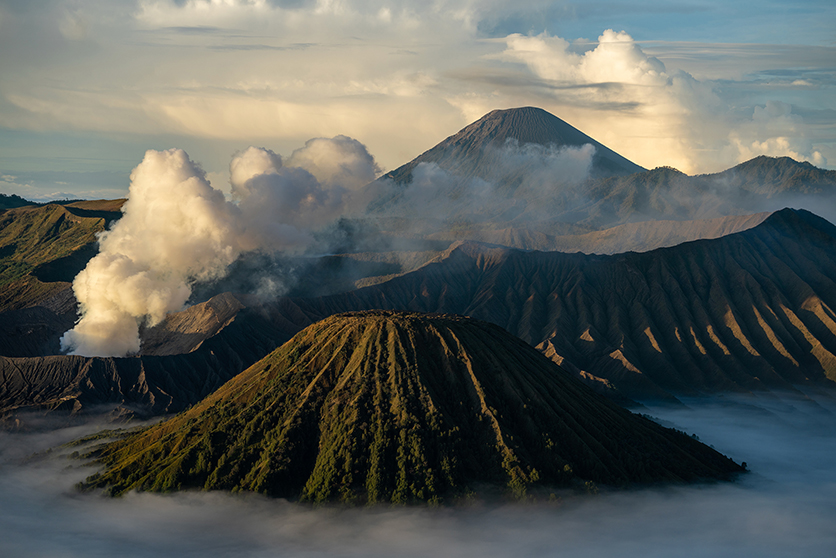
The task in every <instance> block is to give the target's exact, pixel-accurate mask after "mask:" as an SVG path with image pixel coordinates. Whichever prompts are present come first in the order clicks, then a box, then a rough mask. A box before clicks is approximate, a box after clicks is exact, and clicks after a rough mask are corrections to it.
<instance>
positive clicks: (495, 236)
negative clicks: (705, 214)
mask: <svg viewBox="0 0 836 558" xmlns="http://www.w3.org/2000/svg"><path fill="white" fill-rule="evenodd" d="M769 215H771V213H769V212H764V213H755V214H752V215H732V216H728V217H717V218H714V219H698V220H691V221H671V220H658V221H640V222H638V223H626V224H624V225H617V226H615V227H610V228H608V229H602V230H600V231H592V232H586V233H576V234H562V235H556V234H546V233H543V232H539V231H532V230H530V229H518V228H505V229H475V230H471V229H459V228H457V229H451V230H448V231H442V232H439V233H434V234H431V235H429V238H431V239H443V240H445V241H456V240H473V241H476V242H485V243H489V244H498V245H501V246H507V247H508V248H521V249H523V250H543V251H557V252H583V253H585V254H619V253H622V252H630V251H633V252H646V251H648V250H654V249H656V248H665V247H668V246H675V245H677V244H681V243H683V242H690V241H692V240H701V239H707V238H720V237H721V236H726V235H728V234H734V233H737V232H741V231H745V230H747V229H751V228H752V227H755V226H757V225H759V224H761V223H762V222H763V221H764V220H765V219H766V218H767V217H769Z"/></svg>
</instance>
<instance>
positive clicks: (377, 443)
mask: <svg viewBox="0 0 836 558" xmlns="http://www.w3.org/2000/svg"><path fill="white" fill-rule="evenodd" d="M101 455H102V463H103V464H104V465H105V467H106V470H105V471H104V472H103V473H102V474H100V475H97V476H95V477H91V478H90V479H88V482H89V483H90V484H92V485H93V486H102V485H105V486H110V489H111V490H112V492H113V493H116V494H120V493H123V492H125V491H127V490H131V489H139V490H157V491H167V490H173V489H180V488H187V487H195V488H202V489H206V490H209V489H223V490H236V491H237V490H245V491H253V492H261V493H265V494H268V495H272V496H280V497H288V498H292V499H297V498H298V499H302V500H307V501H314V502H326V501H335V500H336V501H344V502H356V503H371V502H394V503H408V502H438V501H440V500H445V501H450V499H451V498H452V499H453V500H455V499H456V498H458V497H460V496H465V495H468V494H472V493H473V491H474V490H476V489H479V487H484V486H493V487H495V488H496V489H498V490H500V491H503V492H508V493H511V494H515V495H521V494H525V493H526V492H528V491H529V490H539V489H540V488H541V487H542V488H543V489H546V490H549V489H550V488H551V487H555V486H556V487H583V486H585V483H587V482H589V481H591V482H594V483H605V484H609V485H616V486H624V485H629V484H632V483H644V482H654V481H675V482H679V481H684V480H697V479H703V478H725V477H728V476H729V475H730V474H732V473H734V472H737V471H739V470H740V467H739V466H737V465H735V464H734V463H733V462H732V461H731V460H729V459H727V458H725V457H723V456H722V455H720V454H719V453H717V452H715V451H714V450H712V449H710V448H708V447H706V446H704V445H702V444H700V443H699V442H697V441H696V440H693V439H691V438H689V437H688V436H686V435H684V434H681V433H677V432H675V431H672V430H668V429H665V428H663V427H661V426H659V425H658V424H655V423H653V422H651V421H649V420H646V419H644V418H642V417H638V416H635V415H633V414H631V413H630V412H629V411H626V410H625V409H622V408H620V407H618V406H616V405H615V404H613V403H610V402H609V401H607V400H606V399H604V398H602V397H600V396H598V395H596V394H595V393H593V392H592V391H590V390H589V389H588V388H586V387H585V386H584V385H582V384H581V383H580V382H578V381H577V380H575V379H574V378H572V377H570V376H569V375H568V374H567V373H566V372H564V371H563V370H562V369H561V368H559V367H558V366H557V365H556V364H554V363H553V362H552V361H550V360H549V359H547V358H546V357H545V356H543V355H542V354H541V353H539V352H538V351H537V350H536V349H534V348H533V347H531V346H530V345H528V344H527V343H525V342H523V341H522V340H520V339H518V338H516V337H513V336H512V335H510V334H509V333H507V332H506V331H505V330H503V329H502V328H500V327H498V326H496V325H492V324H488V323H485V322H481V321H478V320H475V319H472V318H465V317H460V316H449V315H443V314H441V315H438V314H437V315H427V314H416V313H405V312H384V311H370V312H354V313H350V314H341V315H336V316H332V317H330V318H327V319H325V320H322V321H321V322H317V323H315V324H313V325H311V326H309V327H308V328H307V329H305V330H303V331H302V332H300V333H299V334H297V335H296V336H295V337H294V338H293V339H291V340H290V341H288V342H287V343H286V344H285V345H283V346H282V347H280V348H279V349H277V350H276V351H274V352H273V353H271V354H270V355H268V356H267V357H265V358H264V359H262V360H261V361H259V362H258V363H256V364H255V365H253V366H252V367H251V368H249V369H248V370H246V371H244V372H243V373H241V374H240V375H238V376H237V377H235V378H234V379H233V380H231V381H230V382H228V383H227V384H226V385H225V386H223V387H222V388H221V389H220V390H218V391H217V392H216V393H215V394H213V395H212V396H210V397H209V398H207V399H206V400H204V401H203V402H202V403H200V404H199V405H197V406H195V407H193V408H192V409H190V410H189V411H187V412H186V413H183V414H181V415H178V416H177V417H174V418H173V419H171V420H168V421H166V422H163V423H160V424H158V425H155V426H153V427H151V428H149V429H147V430H145V431H143V432H140V433H138V434H136V435H134V436H132V437H130V438H127V439H125V440H121V441H118V442H114V443H112V444H110V445H108V446H106V447H105V448H104V449H103V451H102V454H101Z"/></svg>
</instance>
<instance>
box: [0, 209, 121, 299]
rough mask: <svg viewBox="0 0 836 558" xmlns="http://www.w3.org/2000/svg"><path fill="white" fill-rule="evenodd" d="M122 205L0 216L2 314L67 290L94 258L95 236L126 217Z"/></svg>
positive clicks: (12, 211)
mask: <svg viewBox="0 0 836 558" xmlns="http://www.w3.org/2000/svg"><path fill="white" fill-rule="evenodd" d="M123 202H124V200H104V201H98V202H97V201H83V202H74V203H71V204H68V205H58V204H48V205H44V206H26V207H19V208H15V209H9V210H6V211H3V212H2V213H0V312H4V311H7V310H14V309H18V308H25V307H26V306H30V305H32V304H35V303H37V302H39V301H41V300H44V299H46V298H49V297H50V296H52V295H53V294H55V293H56V292H57V291H60V290H62V289H66V288H67V285H66V283H67V282H69V281H72V279H73V277H74V276H75V274H76V273H78V272H79V271H80V270H81V269H83V268H84V266H85V265H86V263H87V260H89V259H90V258H91V257H92V256H93V255H95V252H96V249H95V242H96V234H97V233H99V232H101V231H103V230H105V225H106V223H107V222H109V221H111V220H114V219H117V218H118V217H119V216H120V215H121V213H119V207H121V205H122V203H123Z"/></svg>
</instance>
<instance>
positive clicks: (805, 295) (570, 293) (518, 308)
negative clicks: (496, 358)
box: [274, 210, 836, 399]
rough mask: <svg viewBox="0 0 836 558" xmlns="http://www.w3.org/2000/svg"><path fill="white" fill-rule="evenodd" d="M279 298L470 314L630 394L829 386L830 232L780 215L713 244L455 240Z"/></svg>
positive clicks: (834, 329) (809, 220)
mask: <svg viewBox="0 0 836 558" xmlns="http://www.w3.org/2000/svg"><path fill="white" fill-rule="evenodd" d="M279 306H280V308H277V309H276V310H274V312H287V313H288V315H291V313H292V315H296V316H298V315H300V314H302V315H304V316H307V317H308V320H310V321H315V320H318V319H321V318H323V317H325V316H328V315H331V314H336V313H339V312H346V311H349V310H360V309H371V308H384V309H399V310H413V311H422V312H445V313H456V314H464V315H469V316H473V317H476V318H479V319H483V320H487V321H490V322H493V323H496V324H498V325H500V326H502V327H504V328H505V329H507V330H508V331H510V332H511V333H513V334H514V335H517V336H519V337H521V338H522V339H524V340H525V341H527V342H529V343H531V344H532V345H536V346H538V347H540V348H541V350H543V351H544V352H546V354H549V355H550V356H552V357H553V358H554V359H555V360H557V361H558V362H563V361H564V359H565V360H566V361H568V363H571V365H572V366H573V367H575V368H576V369H577V372H578V374H579V375H585V376H586V377H588V378H590V379H595V378H599V379H601V380H606V381H607V382H610V383H612V384H614V385H615V386H616V387H618V388H619V389H621V390H622V392H623V393H625V394H626V395H627V396H628V397H633V398H639V399H644V398H649V397H663V398H664V397H670V396H671V395H692V394H699V393H710V392H718V391H726V390H730V391H750V390H766V389H779V390H785V389H786V390H791V389H794V387H793V386H795V385H804V384H807V385H821V386H832V385H833V381H834V380H836V313H834V309H836V227H834V226H833V225H831V224H830V223H828V222H827V221H825V220H823V219H821V218H818V217H816V216H815V215H813V214H811V213H809V212H806V211H794V210H783V211H780V212H777V213H775V214H773V215H772V216H770V217H769V218H768V219H767V220H766V221H764V222H763V223H762V224H761V225H758V226H757V227H755V228H753V229H750V230H748V231H744V232H741V233H737V234H734V235H729V236H725V237H723V238H720V239H716V240H702V241H696V242H690V243H685V244H681V245H679V246H676V247H673V248H665V249H659V250H654V251H651V252H646V253H641V254H639V253H627V254H620V255H615V256H586V255H583V254H564V253H559V252H551V253H547V252H522V251H517V250H510V249H506V248H501V247H489V246H484V245H478V244H472V243H470V244H469V243H465V244H462V245H460V246H458V247H457V248H455V249H452V250H450V251H449V253H448V255H447V257H446V258H444V259H443V260H441V261H438V262H435V263H430V264H428V265H426V266H424V267H423V268H421V269H419V270H417V271H415V272H412V273H409V274H406V275H403V276H401V277H397V278H395V279H392V280H390V281H388V282H385V283H381V284H378V285H373V286H370V287H367V288H364V289H360V290H357V291H353V292H349V293H344V294H340V295H334V296H328V297H320V298H313V299H288V300H284V301H282V302H281V303H280V305H279ZM300 325H306V324H300ZM581 371H582V372H583V374H581Z"/></svg>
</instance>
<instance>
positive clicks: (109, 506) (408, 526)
mask: <svg viewBox="0 0 836 558" xmlns="http://www.w3.org/2000/svg"><path fill="white" fill-rule="evenodd" d="M812 399H813V401H811V400H799V399H798V398H793V397H791V396H784V397H781V398H779V397H775V396H768V397H767V396H759V397H749V398H733V399H732V398H722V399H721V398H714V399H699V400H692V401H687V405H688V407H687V408H647V409H644V410H643V412H645V413H646V414H650V415H652V416H654V417H656V418H657V419H658V420H660V422H663V423H665V424H666V425H668V426H674V427H676V428H677V429H680V430H684V431H686V432H687V433H689V434H696V435H697V436H699V438H700V439H701V440H702V441H703V442H705V443H708V444H711V445H713V446H714V447H715V448H716V449H717V450H719V451H721V452H723V453H725V454H726V455H729V456H730V457H732V458H733V459H734V460H735V461H741V460H742V461H746V462H747V463H748V466H749V469H750V470H751V473H750V474H748V475H745V476H744V477H743V478H742V479H741V480H740V481H738V482H737V483H734V484H713V485H708V486H702V487H687V488H683V487H668V488H655V489H643V490H636V491H631V492H621V493H607V494H600V495H598V496H590V497H565V498H563V500H561V501H560V502H558V503H555V504H537V505H501V506H499V505H497V506H493V505H488V504H480V503H477V504H473V505H472V506H469V507H465V508H455V509H451V508H444V509H425V508H390V507H380V508H373V509H348V510H339V509H334V508H310V507H301V506H297V505H294V504H288V503H287V502H285V501H281V500H268V499H265V498H261V497H240V496H230V495H227V494H221V493H182V494H175V495H167V496H160V495H154V494H130V495H128V496H127V497H124V498H121V499H110V498H106V497H102V496H99V495H95V494H79V493H77V492H76V491H75V490H74V488H73V486H74V484H75V483H76V482H78V481H80V480H82V479H83V478H84V477H85V476H87V475H89V474H90V473H91V469H90V468H88V467H82V466H80V464H79V462H78V461H68V460H66V459H64V458H62V457H59V456H58V455H57V454H59V453H61V452H63V451H64V450H61V451H54V452H52V454H51V456H50V457H49V458H46V459H37V460H29V459H26V457H27V456H29V455H31V454H32V453H33V452H35V451H40V450H44V449H46V448H49V447H54V446H55V445H57V444H60V443H63V442H65V441H67V440H71V439H74V438H77V437H79V436H81V435H83V434H86V433H88V432H93V431H96V430H97V429H98V426H97V425H95V424H88V425H86V426H83V427H76V428H72V429H60V430H54V431H52V432H48V433H40V434H9V433H0V555H3V556H17V557H21V558H25V557H30V556H32V557H34V556H47V555H49V556H57V555H60V556H68V557H76V556H78V557H82V556H84V557H96V556H108V557H109V556H114V555H119V556H124V557H144V556H183V557H188V556H200V557H212V556H245V557H262V556H283V557H284V556H306V557H312V556H346V557H353V556H428V555H437V556H479V557H492V556H511V555H513V556H573V557H578V556H616V555H617V556H628V557H629V556H685V557H688V556H729V557H731V556H734V557H740V556H759V557H764V556H766V557H782V556H788V557H789V556H805V557H818V556H821V557H825V556H827V557H830V556H834V555H836V531H834V530H833V524H834V521H836V428H834V427H833V425H834V418H836V399H827V398H824V397H821V396H813V397H812ZM67 451H70V450H67Z"/></svg>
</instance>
